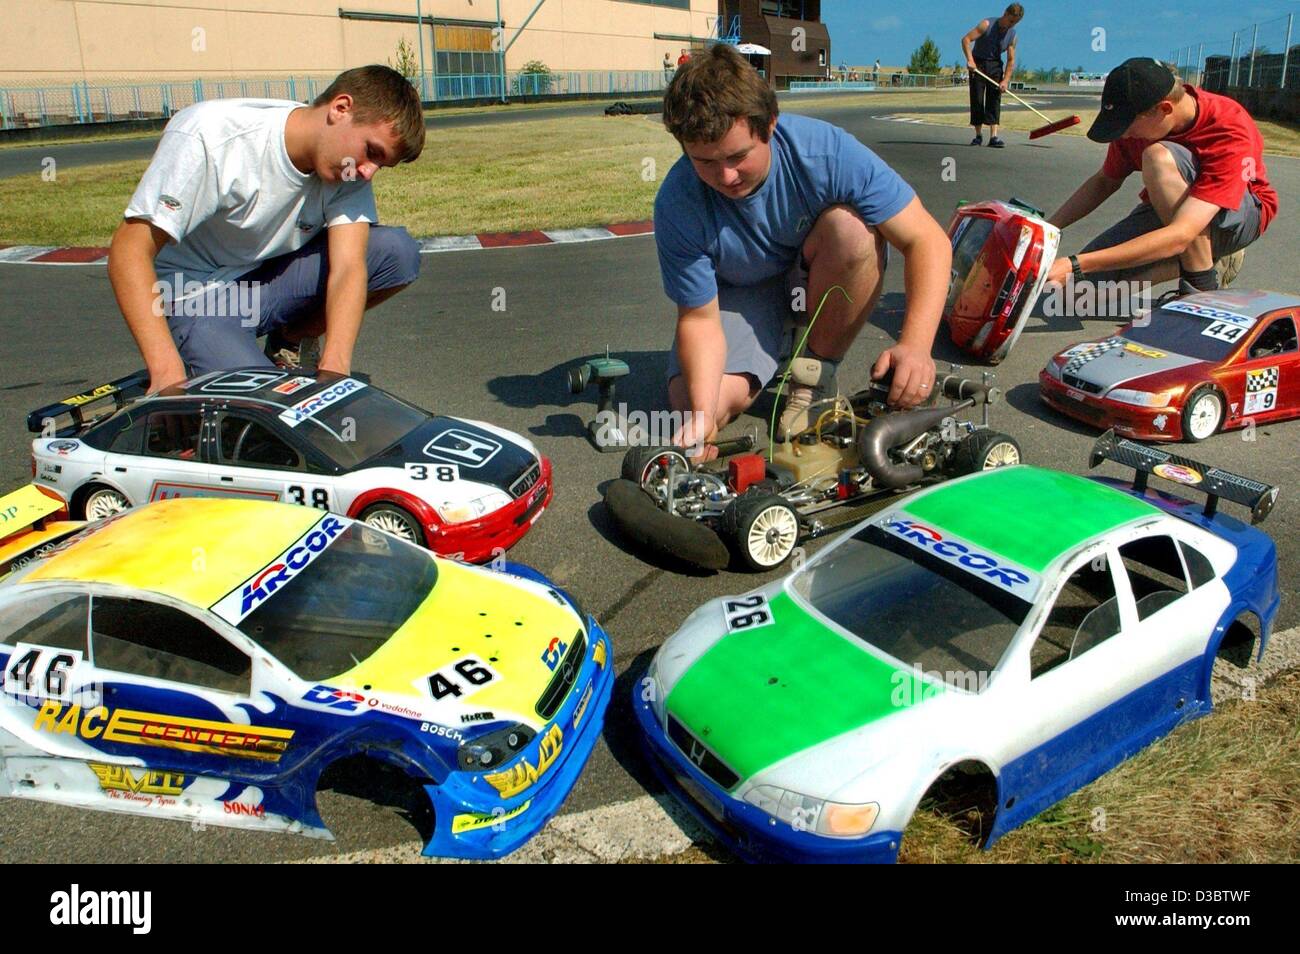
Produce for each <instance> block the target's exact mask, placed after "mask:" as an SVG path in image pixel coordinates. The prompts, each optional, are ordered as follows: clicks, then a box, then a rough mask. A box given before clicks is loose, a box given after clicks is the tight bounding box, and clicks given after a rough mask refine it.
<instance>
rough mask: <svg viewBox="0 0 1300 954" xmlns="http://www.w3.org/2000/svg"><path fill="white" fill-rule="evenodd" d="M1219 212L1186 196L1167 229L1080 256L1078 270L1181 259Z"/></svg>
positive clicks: (1097, 270) (1098, 270) (1089, 270)
mask: <svg viewBox="0 0 1300 954" xmlns="http://www.w3.org/2000/svg"><path fill="white" fill-rule="evenodd" d="M1218 212H1219V207H1218V206H1217V205H1212V204H1211V203H1209V202H1206V201H1205V200H1203V199H1196V198H1193V197H1192V196H1187V197H1186V198H1185V199H1183V201H1182V203H1181V204H1180V205H1179V206H1178V211H1177V212H1175V213H1174V218H1173V221H1172V222H1170V223H1169V224H1168V225H1166V226H1164V227H1163V228H1158V229H1155V230H1153V231H1151V232H1147V233H1146V234H1145V235H1139V236H1138V237H1137V238H1135V239H1130V240H1129V241H1127V242H1123V243H1121V244H1119V245H1114V246H1111V247H1110V248H1099V249H1097V250H1096V251H1095V252H1084V253H1083V254H1082V255H1080V256H1079V267H1080V268H1081V269H1083V271H1084V272H1085V273H1087V272H1104V271H1109V270H1111V269H1114V268H1134V267H1137V266H1139V265H1150V264H1151V263H1152V262H1159V261H1163V260H1164V259H1166V258H1173V257H1174V256H1176V255H1181V254H1183V252H1185V251H1186V250H1187V246H1188V245H1190V244H1192V241H1193V240H1194V239H1195V238H1196V236H1198V235H1200V234H1201V233H1202V232H1204V231H1205V229H1206V228H1207V227H1208V226H1209V224H1210V222H1211V221H1212V220H1213V219H1214V217H1215V216H1216V215H1217V214H1218Z"/></svg>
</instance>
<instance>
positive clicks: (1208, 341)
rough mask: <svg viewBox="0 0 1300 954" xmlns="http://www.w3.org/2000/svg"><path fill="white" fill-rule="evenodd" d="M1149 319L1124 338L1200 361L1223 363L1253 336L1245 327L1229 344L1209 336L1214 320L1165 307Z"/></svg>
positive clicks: (1137, 325) (1140, 322)
mask: <svg viewBox="0 0 1300 954" xmlns="http://www.w3.org/2000/svg"><path fill="white" fill-rule="evenodd" d="M1147 318H1148V319H1149V320H1148V321H1146V322H1143V321H1142V320H1141V319H1139V321H1138V322H1135V323H1134V324H1133V325H1132V326H1131V327H1129V328H1126V329H1124V332H1123V336H1124V337H1125V338H1127V339H1128V340H1129V341H1136V342H1137V343H1138V344H1140V345H1145V346H1146V347H1148V348H1154V349H1156V350H1157V351H1168V352H1171V353H1173V354H1181V355H1183V356H1185V357H1188V358H1196V359H1197V360H1198V361H1222V360H1224V359H1225V358H1227V357H1228V355H1230V354H1232V352H1233V350H1234V349H1235V348H1236V347H1237V345H1239V344H1241V342H1242V340H1243V339H1244V338H1245V337H1246V336H1247V335H1249V334H1250V329H1249V328H1244V327H1243V328H1242V329H1241V334H1239V335H1237V336H1236V337H1235V339H1234V340H1232V341H1228V340H1226V339H1225V338H1222V337H1215V336H1214V335H1213V334H1207V333H1206V332H1208V331H1210V329H1211V326H1213V325H1215V324H1216V322H1214V321H1212V320H1211V319H1209V318H1201V317H1199V316H1197V315H1188V314H1185V313H1184V312H1179V311H1166V310H1165V309H1163V308H1157V309H1156V310H1155V311H1153V312H1151V314H1150V315H1148V316H1147ZM1218 324H1220V325H1222V324H1223V323H1222V322H1219V323H1218ZM1228 333H1229V334H1230V333H1231V332H1228Z"/></svg>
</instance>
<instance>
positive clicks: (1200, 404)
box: [1183, 384, 1223, 444]
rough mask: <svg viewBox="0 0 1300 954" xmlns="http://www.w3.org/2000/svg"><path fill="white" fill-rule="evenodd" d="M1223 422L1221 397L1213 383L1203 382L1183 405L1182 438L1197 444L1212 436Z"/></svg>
mask: <svg viewBox="0 0 1300 954" xmlns="http://www.w3.org/2000/svg"><path fill="white" fill-rule="evenodd" d="M1222 423H1223V398H1221V397H1220V396H1219V392H1218V391H1216V390H1215V389H1214V386H1213V385H1209V384H1203V385H1201V386H1200V387H1199V388H1197V389H1196V390H1195V391H1193V392H1192V395H1191V397H1189V398H1188V399H1187V403H1185V404H1184V405H1183V440H1185V441H1187V442H1188V443H1191V444H1197V443H1199V442H1201V441H1203V440H1205V439H1206V438H1207V437H1213V436H1214V434H1215V432H1217V431H1218V429H1219V425H1220V424H1222Z"/></svg>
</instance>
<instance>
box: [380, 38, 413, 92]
mask: <svg viewBox="0 0 1300 954" xmlns="http://www.w3.org/2000/svg"><path fill="white" fill-rule="evenodd" d="M388 65H389V66H391V67H392V68H393V69H395V70H397V72H399V73H401V74H402V75H403V76H405V77H406V78H407V79H408V80H410V81H411V82H415V78H416V77H417V76H419V75H420V61H419V60H417V59H416V57H415V50H414V49H412V48H411V44H409V43H407V42H406V37H402V38H401V39H400V40H398V41H397V62H396V63H394V62H393V61H392V60H389V61H388Z"/></svg>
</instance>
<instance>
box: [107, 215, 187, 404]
mask: <svg viewBox="0 0 1300 954" xmlns="http://www.w3.org/2000/svg"><path fill="white" fill-rule="evenodd" d="M170 241H171V236H169V235H168V234H167V233H166V232H164V231H163V230H162V229H160V228H158V226H156V225H154V224H153V223H152V222H149V221H147V220H145V219H127V220H126V221H124V222H123V223H122V224H121V225H119V226H118V227H117V231H116V232H114V233H113V241H112V243H111V245H110V246H109V249H108V281H109V284H111V285H112V286H113V295H114V297H116V298H117V307H118V308H120V309H121V311H122V316H123V317H124V318H125V319H126V325H127V327H128V328H130V329H131V335H132V336H133V337H134V338H135V344H136V347H137V348H139V349H140V354H141V356H142V357H143V358H144V364H145V368H146V369H147V370H148V372H149V391H150V392H151V393H152V392H154V391H161V390H162V389H163V388H165V387H170V386H171V385H173V384H179V383H180V382H181V381H184V380H185V376H186V375H185V363H184V362H183V361H182V360H181V355H180V352H179V351H177V350H176V343H175V342H174V341H172V334H171V331H170V330H169V329H168V328H167V318H166V316H165V315H164V314H163V312H162V308H161V307H160V298H159V296H158V294H157V292H156V290H155V286H156V285H157V283H158V274H157V272H156V271H155V270H154V266H153V263H154V259H155V258H156V257H157V256H158V253H159V252H160V251H161V250H162V247H163V246H164V245H166V244H167V243H168V242H170Z"/></svg>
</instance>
